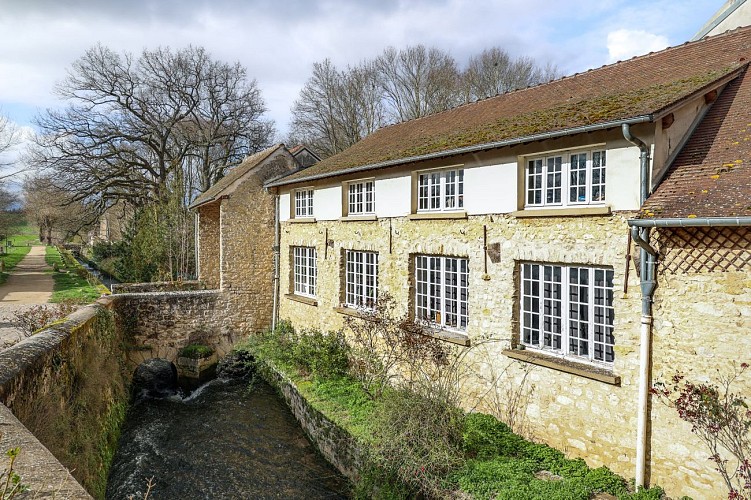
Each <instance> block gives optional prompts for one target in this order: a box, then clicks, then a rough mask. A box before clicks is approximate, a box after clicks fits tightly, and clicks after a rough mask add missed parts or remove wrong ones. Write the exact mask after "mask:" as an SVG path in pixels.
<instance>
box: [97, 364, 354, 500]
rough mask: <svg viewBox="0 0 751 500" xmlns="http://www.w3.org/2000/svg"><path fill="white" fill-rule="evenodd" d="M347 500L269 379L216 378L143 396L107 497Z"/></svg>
mask: <svg viewBox="0 0 751 500" xmlns="http://www.w3.org/2000/svg"><path fill="white" fill-rule="evenodd" d="M149 478H153V484H154V486H153V488H152V489H151V492H150V494H149V499H182V500H188V499H199V498H206V499H214V498H242V499H255V498H285V499H286V498H300V499H303V498H305V499H316V498H327V499H338V498H348V495H349V486H348V483H347V481H346V479H344V477H342V476H341V475H340V474H339V473H338V472H337V471H336V470H335V469H334V468H333V467H331V465H329V464H328V463H327V462H326V461H325V460H324V459H323V458H322V457H321V456H320V455H319V454H318V453H317V452H316V451H315V449H314V448H313V446H312V445H311V444H310V442H309V441H308V440H307V438H306V437H305V435H304V434H303V431H302V429H301V428H300V426H299V424H298V423H297V420H295V418H294V416H293V415H292V413H291V412H290V411H289V409H288V408H287V406H286V405H285V404H284V402H283V401H282V400H280V399H279V397H278V396H277V395H276V393H275V392H274V390H273V389H272V388H271V387H270V386H269V385H268V384H266V383H265V382H263V381H260V380H255V381H254V382H253V383H251V384H249V382H248V381H247V380H241V379H215V380H212V381H210V382H208V383H206V384H204V385H203V386H201V387H199V388H198V389H196V390H195V391H194V392H193V393H192V394H191V395H190V396H188V397H181V396H179V395H177V394H175V395H171V396H168V397H165V398H158V399H154V398H148V397H145V398H141V399H140V400H139V401H137V402H135V403H134V404H133V405H132V406H131V408H130V410H129V412H128V415H127V417H126V420H125V423H124V425H123V429H122V434H121V436H120V442H119V446H118V449H117V451H116V453H115V457H114V460H113V462H112V468H111V470H110V476H109V480H108V483H107V493H106V498H108V499H118V500H119V499H126V498H128V497H129V496H131V495H133V498H134V499H138V498H143V497H144V494H145V492H146V489H147V486H146V483H147V481H148V479H149Z"/></svg>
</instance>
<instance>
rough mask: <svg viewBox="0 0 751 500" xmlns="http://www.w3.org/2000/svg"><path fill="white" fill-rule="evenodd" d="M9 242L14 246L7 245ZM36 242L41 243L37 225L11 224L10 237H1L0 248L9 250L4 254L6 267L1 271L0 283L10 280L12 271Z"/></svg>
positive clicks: (3, 259) (3, 258)
mask: <svg viewBox="0 0 751 500" xmlns="http://www.w3.org/2000/svg"><path fill="white" fill-rule="evenodd" d="M7 242H11V243H12V245H13V246H10V247H9V246H7ZM35 244H36V245H38V244H39V233H38V231H37V228H36V227H34V226H31V225H29V224H26V223H22V224H19V225H16V226H11V228H10V229H9V230H8V237H7V238H6V239H0V248H2V249H3V250H5V249H7V251H8V253H7V254H5V255H3V256H2V261H3V263H4V264H5V267H4V271H3V272H0V285H2V284H3V283H5V282H6V281H7V280H8V276H10V271H11V270H12V269H13V268H14V267H16V265H18V263H19V262H21V260H22V259H23V258H24V257H26V254H28V253H29V250H31V245H35Z"/></svg>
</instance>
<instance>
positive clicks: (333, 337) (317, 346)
mask: <svg viewBox="0 0 751 500" xmlns="http://www.w3.org/2000/svg"><path fill="white" fill-rule="evenodd" d="M292 356H293V360H294V361H295V363H297V365H298V367H299V368H301V369H303V370H304V371H307V372H309V373H311V374H313V375H315V376H317V377H322V378H332V377H340V376H342V375H344V374H346V373H347V369H348V368H349V346H348V345H347V342H346V340H345V339H344V335H343V334H342V333H341V332H327V333H323V332H321V331H320V330H306V331H304V332H302V334H301V335H299V336H298V337H297V338H296V342H295V343H294V346H293V348H292Z"/></svg>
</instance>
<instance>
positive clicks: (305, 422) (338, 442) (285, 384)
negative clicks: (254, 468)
mask: <svg viewBox="0 0 751 500" xmlns="http://www.w3.org/2000/svg"><path fill="white" fill-rule="evenodd" d="M257 369H258V371H259V373H260V374H261V376H262V377H263V378H264V380H266V382H268V383H269V385H271V386H272V387H274V389H276V390H277V392H278V393H279V395H280V396H281V397H282V398H283V399H284V401H285V402H286V403H287V406H288V407H289V409H290V411H291V412H292V414H293V415H294V416H295V418H296V419H297V421H298V422H299V423H300V426H301V427H302V429H303V431H305V434H307V436H308V438H310V440H311V442H312V443H313V444H314V446H315V447H316V448H317V449H318V451H319V452H320V453H321V455H323V457H324V458H325V459H326V460H327V461H328V462H329V463H330V464H331V465H333V466H334V467H336V469H337V470H338V471H339V472H340V473H341V474H342V475H343V476H345V477H346V478H347V479H349V480H350V481H352V483H357V481H359V479H360V470H362V466H363V463H364V457H363V454H362V451H361V450H360V448H359V447H358V446H357V443H356V442H355V439H354V438H353V437H352V436H351V435H350V434H349V433H347V432H346V431H345V430H344V429H342V428H341V427H339V426H338V425H336V424H335V423H334V422H332V421H331V420H329V419H328V418H326V416H325V415H323V414H322V413H321V412H319V411H318V410H316V409H315V408H313V407H312V406H311V405H310V403H308V401H307V400H306V399H305V398H304V397H303V396H302V395H301V394H300V393H299V392H298V390H297V387H295V384H294V383H293V382H292V381H291V380H289V379H288V378H287V377H285V376H284V375H283V374H282V373H280V372H279V371H277V370H276V369H274V368H273V367H272V366H270V365H268V364H267V363H265V362H263V363H259V364H258V365H257Z"/></svg>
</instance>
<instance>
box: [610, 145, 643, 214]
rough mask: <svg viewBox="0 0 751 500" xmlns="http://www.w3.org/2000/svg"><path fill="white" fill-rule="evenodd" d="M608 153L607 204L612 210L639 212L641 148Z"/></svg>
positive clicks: (613, 150) (633, 147)
mask: <svg viewBox="0 0 751 500" xmlns="http://www.w3.org/2000/svg"><path fill="white" fill-rule="evenodd" d="M607 151H608V157H607V161H608V163H607V177H606V181H605V182H606V184H605V202H606V203H607V204H608V205H609V206H610V209H611V210H639V207H640V205H639V168H640V163H639V148H637V147H636V146H632V147H626V148H613V149H608V150H607Z"/></svg>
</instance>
